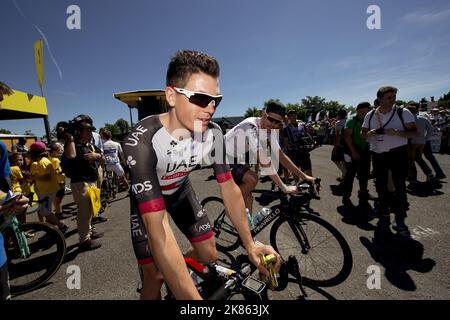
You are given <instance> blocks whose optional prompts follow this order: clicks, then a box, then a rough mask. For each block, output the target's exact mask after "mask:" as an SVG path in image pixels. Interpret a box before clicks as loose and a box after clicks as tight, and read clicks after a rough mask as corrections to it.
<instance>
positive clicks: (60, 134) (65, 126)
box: [56, 120, 76, 140]
mask: <svg viewBox="0 0 450 320" xmlns="http://www.w3.org/2000/svg"><path fill="white" fill-rule="evenodd" d="M66 132H67V133H70V134H71V135H72V136H75V133H76V125H75V122H74V121H73V120H69V121H61V122H58V123H57V124H56V138H57V139H58V140H64V134H65V133H66Z"/></svg>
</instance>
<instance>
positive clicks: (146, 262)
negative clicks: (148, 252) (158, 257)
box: [138, 257, 155, 266]
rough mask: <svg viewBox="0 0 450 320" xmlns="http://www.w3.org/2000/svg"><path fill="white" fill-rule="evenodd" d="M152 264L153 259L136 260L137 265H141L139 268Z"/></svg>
mask: <svg viewBox="0 0 450 320" xmlns="http://www.w3.org/2000/svg"><path fill="white" fill-rule="evenodd" d="M154 262H155V260H153V257H150V258H145V259H141V260H138V264H139V265H141V266H142V265H144V264H151V263H154Z"/></svg>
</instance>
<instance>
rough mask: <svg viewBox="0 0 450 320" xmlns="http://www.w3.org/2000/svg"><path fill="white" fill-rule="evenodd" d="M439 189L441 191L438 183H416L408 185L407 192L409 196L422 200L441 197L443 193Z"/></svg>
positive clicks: (440, 185) (440, 184)
mask: <svg viewBox="0 0 450 320" xmlns="http://www.w3.org/2000/svg"><path fill="white" fill-rule="evenodd" d="M439 189H442V183H441V182H440V181H434V182H431V183H430V182H417V183H414V184H410V185H409V186H408V188H407V192H408V193H409V194H410V195H413V196H416V197H422V198H423V197H431V196H440V195H443V194H444V193H443V192H442V191H440V190H439Z"/></svg>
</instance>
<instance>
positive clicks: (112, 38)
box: [0, 0, 450, 135]
mask: <svg viewBox="0 0 450 320" xmlns="http://www.w3.org/2000/svg"><path fill="white" fill-rule="evenodd" d="M15 4H17V6H18V7H19V8H20V9H21V10H22V11H23V13H24V15H25V16H26V18H24V17H23V16H22V15H21V14H20V13H19V11H18V9H17V8H16V6H15ZM71 4H76V5H78V6H79V7H80V9H81V30H68V29H67V27H66V19H67V18H68V16H69V15H68V14H67V13H66V9H67V7H68V6H69V5H71ZM372 4H374V5H378V6H379V7H380V9H381V30H369V29H368V28H367V27H366V20H367V18H368V17H369V14H368V13H366V10H367V7H368V6H369V5H372ZM33 24H34V25H35V26H37V27H38V28H39V29H40V30H42V32H43V33H44V34H45V37H46V38H47V40H48V44H49V47H50V50H51V51H49V49H48V47H46V48H45V50H44V61H45V77H46V80H45V87H44V93H45V96H46V98H47V104H48V109H49V120H50V125H51V127H52V128H53V126H54V125H55V124H56V123H57V122H58V121H61V120H68V119H71V118H73V117H74V116H76V115H77V114H80V113H86V114H90V115H91V116H92V117H93V119H94V122H95V124H96V125H97V127H101V126H103V125H104V123H106V122H108V123H111V122H115V121H116V120H117V119H118V118H125V119H127V120H128V119H129V114H128V109H127V108H126V106H125V105H124V104H122V103H121V102H119V101H117V100H115V99H114V98H113V96H112V95H113V93H114V92H121V91H129V90H137V89H155V88H164V82H165V73H166V68H167V64H168V62H169V59H170V57H171V56H172V55H173V54H174V53H175V52H176V51H177V50H180V49H195V50H200V51H204V52H206V53H208V54H211V55H213V56H215V57H216V58H217V59H218V61H219V63H220V65H221V78H220V81H221V90H222V93H223V94H224V100H223V102H222V104H221V105H220V107H219V109H218V110H217V112H216V116H236V115H242V114H243V113H244V112H245V110H246V109H247V108H249V107H253V106H256V107H260V106H262V105H263V103H264V101H266V100H268V99H270V98H278V99H280V100H281V101H282V102H284V103H289V102H292V103H295V102H299V101H300V100H301V99H302V98H304V97H305V96H307V95H310V96H314V95H319V96H322V97H324V98H326V99H327V100H337V101H339V102H341V103H343V104H346V105H356V104H357V103H358V102H359V101H363V100H369V101H373V99H374V95H375V93H376V90H377V88H378V87H379V86H381V85H384V84H392V85H395V86H397V87H398V88H399V93H398V98H399V99H402V100H410V99H416V100H418V99H420V98H422V97H427V98H429V97H430V96H435V97H436V99H437V98H439V97H440V96H441V95H443V94H444V93H447V92H448V91H450V54H449V53H450V50H449V49H450V41H449V40H450V3H449V2H448V0H437V1H419V0H411V1H398V0H390V1H376V2H372V1H361V0H345V1H344V0H340V1H331V0H329V1H325V0H323V1H301V0H289V1H283V0H280V1H275V0H172V1H162V0H158V1H157V0H145V1H144V0H129V1H107V0H89V1H85V0H71V1H65V0H40V1H35V0H2V5H1V10H0V30H2V42H1V45H0V58H1V59H0V81H3V82H6V83H8V84H9V85H10V86H11V87H12V88H14V89H17V90H22V91H26V92H30V93H35V94H39V86H38V83H37V77H36V72H35V65H34V55H33V42H34V41H35V40H36V39H38V38H40V34H39V32H38V31H37V30H36V28H35V27H34V26H33ZM51 55H53V57H54V60H55V62H56V63H55V62H54V61H53V60H52V58H51ZM59 70H60V71H61V73H60V72H59ZM136 118H137V115H136V114H134V119H136ZM0 128H5V129H9V130H11V131H13V132H15V133H23V132H24V131H25V130H27V129H31V130H32V131H33V132H34V133H36V134H38V135H43V134H44V127H43V123H42V121H41V120H21V121H2V122H1V123H0Z"/></svg>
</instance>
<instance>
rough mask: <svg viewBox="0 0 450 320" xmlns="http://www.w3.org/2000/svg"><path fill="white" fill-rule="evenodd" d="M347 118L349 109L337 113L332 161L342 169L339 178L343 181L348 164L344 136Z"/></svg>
mask: <svg viewBox="0 0 450 320" xmlns="http://www.w3.org/2000/svg"><path fill="white" fill-rule="evenodd" d="M346 120H347V111H345V110H344V109H341V110H339V111H338V113H337V121H336V124H335V135H334V141H333V142H334V146H333V150H332V151H331V161H333V162H334V164H335V165H336V167H338V169H339V170H340V171H341V177H339V178H338V179H337V180H338V181H339V182H341V183H342V182H343V181H344V179H345V174H346V171H347V169H346V166H345V161H344V137H343V131H344V127H345V122H346Z"/></svg>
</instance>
